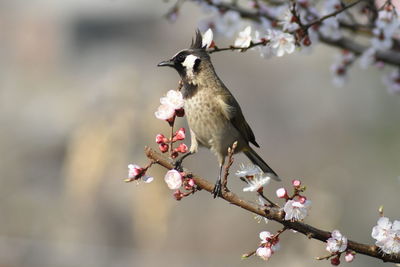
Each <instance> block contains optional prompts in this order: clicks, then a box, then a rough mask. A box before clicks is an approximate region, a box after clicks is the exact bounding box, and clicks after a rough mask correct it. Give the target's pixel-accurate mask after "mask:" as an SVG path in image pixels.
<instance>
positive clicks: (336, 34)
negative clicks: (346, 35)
mask: <svg viewBox="0 0 400 267" xmlns="http://www.w3.org/2000/svg"><path fill="white" fill-rule="evenodd" d="M319 32H320V33H321V34H322V36H324V37H325V38H329V39H331V40H334V41H336V40H339V39H341V38H342V32H341V31H340V29H339V22H338V21H337V19H336V18H335V17H331V18H328V19H326V20H324V21H323V22H322V25H321V27H319Z"/></svg>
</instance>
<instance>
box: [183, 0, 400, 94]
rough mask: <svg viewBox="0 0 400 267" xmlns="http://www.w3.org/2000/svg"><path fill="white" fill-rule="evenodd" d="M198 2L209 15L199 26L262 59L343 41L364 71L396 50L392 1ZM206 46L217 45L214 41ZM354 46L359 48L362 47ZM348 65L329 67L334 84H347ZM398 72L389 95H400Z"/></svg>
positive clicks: (389, 79)
mask: <svg viewBox="0 0 400 267" xmlns="http://www.w3.org/2000/svg"><path fill="white" fill-rule="evenodd" d="M195 2H196V3H198V4H199V5H200V6H201V8H202V10H203V11H204V13H206V14H207V16H206V17H205V18H203V19H202V20H201V21H200V22H199V28H200V29H201V30H203V31H205V30H207V29H212V30H213V31H214V32H215V35H220V36H221V35H222V36H225V37H227V38H234V42H233V43H234V45H233V46H232V47H235V48H239V49H237V50H242V51H245V50H248V49H253V48H254V49H253V50H256V51H258V52H259V53H260V56H261V57H263V58H270V57H272V56H277V57H282V56H284V55H286V54H291V53H293V52H294V51H295V50H296V47H297V48H298V49H297V50H298V51H300V52H301V51H306V52H309V51H310V49H311V47H315V45H316V44H318V43H319V42H323V43H326V44H328V45H334V46H338V47H342V48H343V49H346V46H345V45H342V44H343V43H345V42H344V40H351V42H353V43H354V44H352V45H349V46H347V49H353V50H354V51H352V52H353V53H354V54H353V57H354V58H353V59H352V62H353V61H355V60H356V59H357V58H359V65H360V67H361V68H363V69H365V68H367V67H369V66H376V67H379V68H382V67H383V66H384V64H383V62H382V61H379V60H377V55H378V54H379V53H381V52H387V51H390V52H391V53H398V44H399V41H400V20H399V18H398V16H397V12H396V7H395V6H394V5H393V4H392V2H391V1H384V4H383V5H382V4H379V3H380V2H379V1H377V2H376V5H375V6H374V5H368V4H365V3H362V1H361V3H355V2H349V3H347V2H342V1H340V0H326V1H324V3H323V4H322V5H316V3H317V1H312V0H296V1H277V2H274V4H269V3H268V2H265V1H250V3H251V4H250V5H249V6H247V7H246V6H237V5H230V4H228V3H226V2H222V1H220V0H197V1H195ZM344 3H347V4H344ZM353 4H354V7H353ZM348 7H349V8H348ZM176 11H177V10H176ZM176 14H177V12H176ZM348 33H350V34H351V35H352V36H354V35H360V36H361V35H365V33H367V34H366V36H370V37H369V38H360V39H356V40H355V41H353V39H354V38H349V37H348ZM205 36H206V35H205ZM235 36H236V37H235ZM208 43H209V44H211V42H208ZM207 47H208V48H216V47H215V46H214V42H213V45H212V46H210V45H208V46H207ZM355 47H361V51H360V49H358V48H357V49H355ZM350 65H351V64H343V62H335V63H334V65H333V66H332V67H331V70H332V73H333V76H334V78H333V83H334V85H336V86H343V85H344V83H345V82H347V80H348V78H347V77H348V75H347V74H348V68H349V67H350ZM399 76H400V75H399V74H398V72H397V71H396V72H393V73H391V74H390V75H386V74H385V75H384V77H385V78H384V83H385V85H386V87H387V89H388V91H389V92H390V93H400V79H399Z"/></svg>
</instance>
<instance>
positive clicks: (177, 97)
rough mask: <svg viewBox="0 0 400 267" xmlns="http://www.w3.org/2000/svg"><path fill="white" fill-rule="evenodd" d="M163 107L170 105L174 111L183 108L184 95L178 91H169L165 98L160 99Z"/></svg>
mask: <svg viewBox="0 0 400 267" xmlns="http://www.w3.org/2000/svg"><path fill="white" fill-rule="evenodd" d="M160 103H161V105H168V106H170V107H171V108H173V109H174V110H178V109H181V108H183V105H184V103H185V102H184V100H183V96H182V93H181V92H179V91H177V90H169V91H168V92H167V95H166V96H165V97H162V98H160Z"/></svg>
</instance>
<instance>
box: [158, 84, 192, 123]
mask: <svg viewBox="0 0 400 267" xmlns="http://www.w3.org/2000/svg"><path fill="white" fill-rule="evenodd" d="M160 103H161V105H160V106H159V107H158V109H157V111H156V112H155V116H156V118H157V119H160V120H165V121H168V122H169V123H172V122H173V121H174V120H175V116H178V117H182V116H183V115H184V114H185V112H184V109H183V105H184V100H183V96H182V93H181V92H179V91H176V90H169V91H168V92H167V95H166V96H165V97H162V98H160Z"/></svg>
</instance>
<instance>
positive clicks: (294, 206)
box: [283, 200, 311, 221]
mask: <svg viewBox="0 0 400 267" xmlns="http://www.w3.org/2000/svg"><path fill="white" fill-rule="evenodd" d="M310 205H311V201H310V200H306V201H305V203H304V204H302V203H300V201H295V200H288V201H287V202H286V203H285V206H284V207H283V210H284V211H285V220H287V221H289V220H291V221H301V220H304V218H305V217H307V214H308V209H309V208H310Z"/></svg>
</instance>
